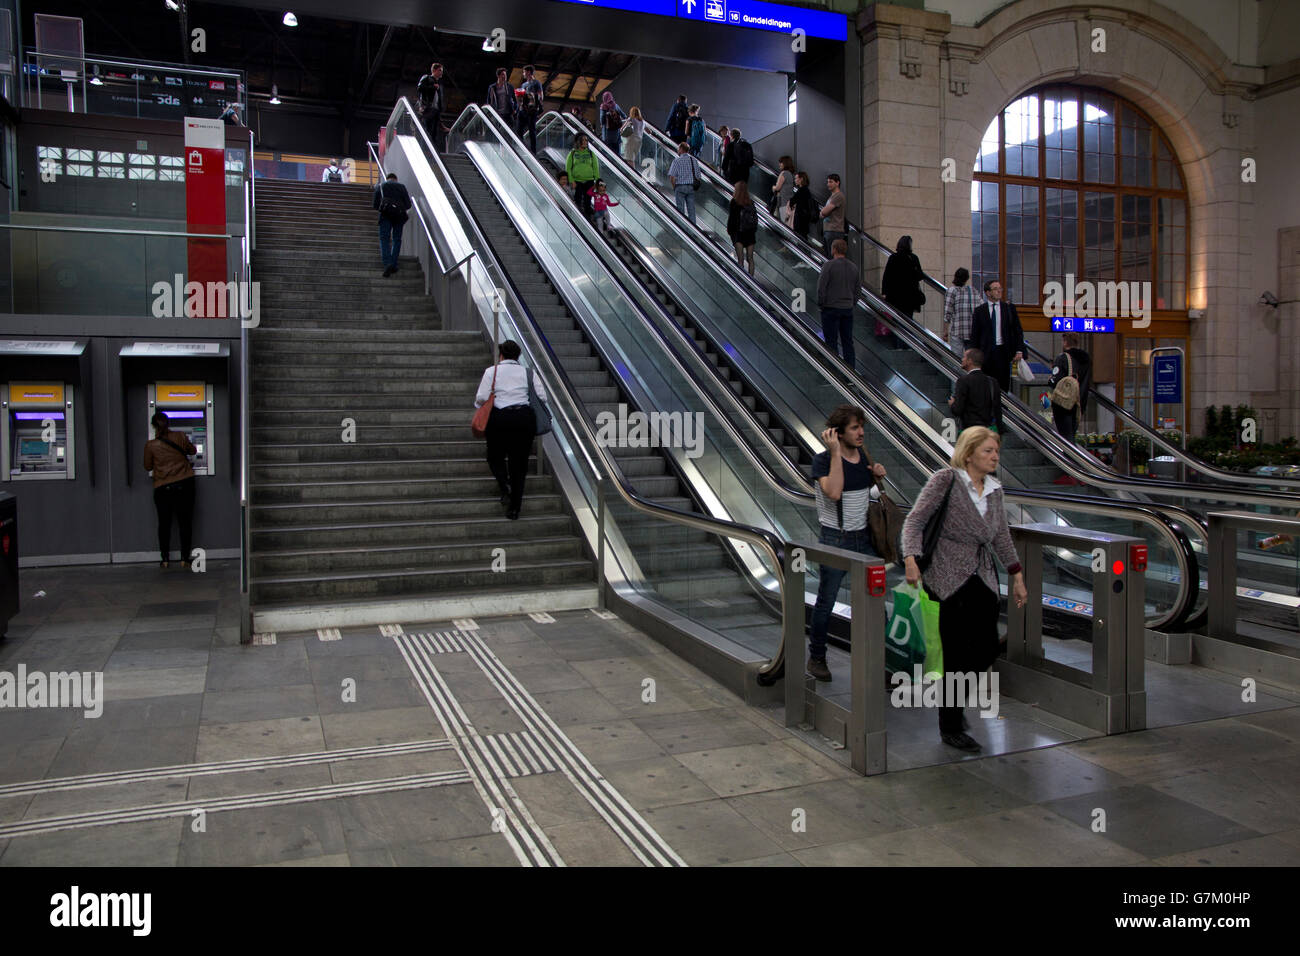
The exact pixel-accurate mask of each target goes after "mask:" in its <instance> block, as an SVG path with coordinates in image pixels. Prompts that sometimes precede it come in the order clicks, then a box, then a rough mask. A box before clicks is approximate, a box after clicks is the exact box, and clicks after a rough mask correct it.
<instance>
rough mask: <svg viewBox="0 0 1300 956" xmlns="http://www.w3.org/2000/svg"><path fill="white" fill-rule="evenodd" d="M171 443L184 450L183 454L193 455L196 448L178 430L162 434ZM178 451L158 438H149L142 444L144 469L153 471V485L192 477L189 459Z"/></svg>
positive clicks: (192, 470)
mask: <svg viewBox="0 0 1300 956" xmlns="http://www.w3.org/2000/svg"><path fill="white" fill-rule="evenodd" d="M163 438H166V439H167V441H169V442H171V443H172V445H176V446H177V447H178V448H183V449H184V450H185V455H193V454H195V453H196V452H197V451H198V449H196V448H195V447H194V444H193V442H191V441H190V440H189V439H188V438H186V437H185V436H184V435H182V434H181V433H180V432H173V431H169V432H168V433H167V434H166V435H164V436H163ZM185 455H182V454H181V453H180V452H179V451H177V450H176V449H175V448H173V447H172V446H171V445H168V444H167V443H166V442H164V441H162V440H161V439H158V438H153V439H150V440H149V441H147V442H145V446H144V470H145V471H152V472H153V486H154V487H155V488H157V487H159V486H161V485H170V484H171V483H172V482H174V481H183V480H184V479H186V478H193V477H194V469H193V468H192V467H190V462H189V459H188V458H186V457H185Z"/></svg>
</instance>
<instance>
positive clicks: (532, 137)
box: [515, 111, 537, 153]
mask: <svg viewBox="0 0 1300 956" xmlns="http://www.w3.org/2000/svg"><path fill="white" fill-rule="evenodd" d="M515 124H516V125H515V132H516V133H518V134H519V138H520V139H521V140H522V139H523V138H524V131H525V130H526V131H527V132H528V149H529V151H530V152H534V153H535V152H537V114H536V113H529V112H526V111H525V112H521V113H520V114H519V116H518V118H517V119H516V121H515Z"/></svg>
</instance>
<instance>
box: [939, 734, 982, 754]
mask: <svg viewBox="0 0 1300 956" xmlns="http://www.w3.org/2000/svg"><path fill="white" fill-rule="evenodd" d="M939 739H940V740H942V741H943V742H944V743H946V744H947V745H948V746H949V747H956V748H957V749H958V750H967V751H970V752H971V753H979V749H980V745H979V743H978V742H977V741H976V740H975V738H974V737H972V736H971V735H970V734H940V735H939Z"/></svg>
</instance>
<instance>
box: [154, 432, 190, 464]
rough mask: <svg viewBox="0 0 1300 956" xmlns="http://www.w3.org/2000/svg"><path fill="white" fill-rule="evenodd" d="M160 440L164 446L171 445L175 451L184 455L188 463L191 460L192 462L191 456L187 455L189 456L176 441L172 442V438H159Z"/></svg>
mask: <svg viewBox="0 0 1300 956" xmlns="http://www.w3.org/2000/svg"><path fill="white" fill-rule="evenodd" d="M158 440H159V441H160V442H162V443H163V444H164V445H171V446H172V447H173V448H175V449H176V450H177V451H178V452H180V453H181V454H182V455H185V460H186V461H189V460H190V456H189V455H187V454H186V453H185V449H184V448H182V447H181V446H180V445H178V444H176V443H175V442H174V441H172V440H171V439H170V438H159V439H158Z"/></svg>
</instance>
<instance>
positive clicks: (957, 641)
mask: <svg viewBox="0 0 1300 956" xmlns="http://www.w3.org/2000/svg"><path fill="white" fill-rule="evenodd" d="M998 603H999V602H998V596H997V595H996V594H994V593H993V592H992V591H990V590H989V588H988V585H987V584H985V583H984V582H983V581H981V580H980V579H979V575H977V574H972V575H971V576H970V577H969V578H967V579H966V583H965V584H963V585H962V586H961V587H960V588H958V589H957V590H956V592H954V593H953V594H952V595H950V596H949V597H948V598H946V599H944V600H942V601H940V602H939V637H940V640H941V641H942V642H943V672H944V676H945V682H944V687H945V690H946V688H947V681H946V677H947V675H948V674H950V673H963V672H964V673H973V674H979V673H981V672H982V671H984V670H985V669H986V668H987V667H989V666H990V665H991V664H992V663H993V662H994V661H995V660H997V657H998V652H999V648H998ZM944 703H945V704H949V705H952V704H954V703H955V702H954V701H949V700H945V701H944ZM961 713H962V708H961V707H957V706H946V707H941V708H939V733H941V734H959V733H961Z"/></svg>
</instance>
